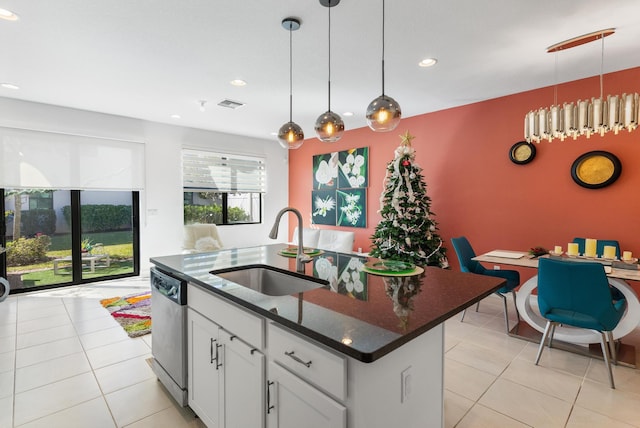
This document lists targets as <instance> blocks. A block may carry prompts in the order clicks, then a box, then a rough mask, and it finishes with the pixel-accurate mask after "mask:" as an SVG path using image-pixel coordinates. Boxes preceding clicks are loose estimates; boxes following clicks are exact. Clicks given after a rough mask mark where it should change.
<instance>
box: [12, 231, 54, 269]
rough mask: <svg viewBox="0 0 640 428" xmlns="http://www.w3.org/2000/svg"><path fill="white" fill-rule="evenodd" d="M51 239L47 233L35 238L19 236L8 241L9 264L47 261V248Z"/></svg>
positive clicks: (22, 264)
mask: <svg viewBox="0 0 640 428" xmlns="http://www.w3.org/2000/svg"><path fill="white" fill-rule="evenodd" d="M50 244H51V239H50V238H49V237H48V236H47V235H40V236H36V237H35V238H18V239H17V240H15V241H11V242H7V264H8V265H9V266H26V265H30V264H34V263H41V262H46V261H47V260H49V259H48V258H47V250H48V249H49V245H50Z"/></svg>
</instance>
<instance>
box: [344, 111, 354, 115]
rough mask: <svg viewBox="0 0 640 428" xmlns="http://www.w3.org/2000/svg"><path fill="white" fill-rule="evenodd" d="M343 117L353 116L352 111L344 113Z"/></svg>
mask: <svg viewBox="0 0 640 428" xmlns="http://www.w3.org/2000/svg"><path fill="white" fill-rule="evenodd" d="M342 115H343V116H353V112H352V111H345V112H344V113H342Z"/></svg>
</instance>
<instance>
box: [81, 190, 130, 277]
mask: <svg viewBox="0 0 640 428" xmlns="http://www.w3.org/2000/svg"><path fill="white" fill-rule="evenodd" d="M133 205H134V204H133V195H132V192H117V191H112V192H98V191H82V192H80V218H81V224H80V229H81V241H80V251H81V255H82V257H81V260H82V278H83V279H93V278H101V277H105V276H113V275H118V276H120V275H126V274H131V273H133V272H134V271H135V270H136V269H135V266H134V260H135V257H134V253H135V252H134V241H135V239H134V228H133V224H134V215H133V214H134V210H133Z"/></svg>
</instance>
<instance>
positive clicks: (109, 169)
mask: <svg viewBox="0 0 640 428" xmlns="http://www.w3.org/2000/svg"><path fill="white" fill-rule="evenodd" d="M0 144H1V147H0V165H1V166H2V171H0V180H1V181H0V184H1V185H2V186H3V187H4V188H8V189H27V188H31V189H79V190H143V189H144V177H145V172H144V144H142V143H136V142H132V141H121V140H112V139H106V138H96V137H85V136H79V135H70V134H61V133H55V132H47V131H34V130H27V129H18V128H8V127H0Z"/></svg>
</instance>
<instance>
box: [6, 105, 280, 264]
mask: <svg viewBox="0 0 640 428" xmlns="http://www.w3.org/2000/svg"><path fill="white" fill-rule="evenodd" d="M123 102H126V100H123ZM0 126H8V127H16V128H25V129H33V130H39V131H50V132H61V133H68V134H76V135H85V136H91V137H103V138H113V139H122V140H128V141H136V142H143V143H145V160H146V165H144V168H145V169H146V173H145V177H146V184H145V189H144V191H142V192H140V211H141V216H140V260H141V272H142V273H143V274H144V273H145V271H146V270H147V269H148V268H149V266H150V263H149V258H150V257H154V256H161V255H169V254H176V253H180V252H181V250H182V248H181V245H182V224H183V214H182V201H183V199H182V172H181V156H180V155H181V152H180V151H181V149H182V148H183V147H189V148H199V149H204V150H211V151H218V152H223V153H236V154H249V155H258V156H263V157H265V158H266V159H267V180H268V181H267V193H266V194H265V195H264V200H263V217H262V218H263V222H262V224H253V225H234V226H221V227H219V233H220V237H221V239H222V241H223V242H224V244H225V247H228V248H231V247H245V246H252V245H261V244H266V243H270V242H273V241H271V240H270V239H269V237H268V234H269V230H270V229H271V226H272V223H273V220H274V219H275V216H276V214H277V212H278V211H279V210H280V209H281V208H283V207H285V206H287V203H288V199H289V192H288V189H289V182H288V169H289V168H288V155H287V151H286V150H284V149H282V148H281V147H280V145H279V144H278V142H277V141H275V140H267V139H264V140H263V139H257V138H250V137H243V136H239V135H231V134H222V133H218V132H212V131H204V130H198V129H193V128H185V127H180V126H173V125H165V124H160V123H155V122H148V121H145V120H140V119H133V118H127V117H121V116H114V115H107V114H102V113H94V112H89V111H85V110H75V109H70V108H65V107H57V106H52V105H47V104H39V103H31V102H27V101H19V100H13V99H9V98H2V97H0ZM0 167H1V166H0ZM0 187H2V183H0ZM286 221H287V220H286V219H283V221H282V225H281V227H282V228H283V231H286V230H287V228H286V226H287V224H286ZM281 235H283V234H282V233H281ZM280 238H281V239H279V240H280V241H285V240H286V236H284V235H283V236H281V237H280Z"/></svg>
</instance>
